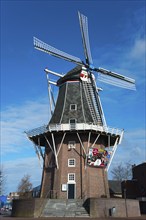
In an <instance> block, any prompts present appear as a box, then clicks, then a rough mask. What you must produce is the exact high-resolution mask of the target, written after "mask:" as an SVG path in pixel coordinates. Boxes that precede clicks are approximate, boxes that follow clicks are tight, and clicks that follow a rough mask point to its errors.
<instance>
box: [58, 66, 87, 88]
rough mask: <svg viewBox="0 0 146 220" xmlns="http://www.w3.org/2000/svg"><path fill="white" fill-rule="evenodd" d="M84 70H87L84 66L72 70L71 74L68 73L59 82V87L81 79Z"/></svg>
mask: <svg viewBox="0 0 146 220" xmlns="http://www.w3.org/2000/svg"><path fill="white" fill-rule="evenodd" d="M83 68H84V69H83ZM82 70H86V68H85V67H82V66H79V65H78V66H76V67H75V68H73V69H72V70H70V71H69V72H67V73H66V74H65V76H63V77H62V78H60V79H59V80H58V81H57V85H58V86H60V85H61V84H63V83H65V82H66V81H74V80H79V79H80V73H81V71H82Z"/></svg>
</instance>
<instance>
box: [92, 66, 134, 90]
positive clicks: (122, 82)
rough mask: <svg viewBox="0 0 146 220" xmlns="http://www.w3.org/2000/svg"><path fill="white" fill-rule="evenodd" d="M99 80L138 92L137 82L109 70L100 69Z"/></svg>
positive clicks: (98, 70)
mask: <svg viewBox="0 0 146 220" xmlns="http://www.w3.org/2000/svg"><path fill="white" fill-rule="evenodd" d="M96 71H97V72H99V73H98V80H99V81H101V82H104V83H107V84H111V85H114V86H118V87H121V88H125V89H130V90H136V87H135V80H134V79H132V78H129V77H126V76H124V75H120V74H118V73H115V72H111V71H109V70H106V69H103V68H98V69H96Z"/></svg>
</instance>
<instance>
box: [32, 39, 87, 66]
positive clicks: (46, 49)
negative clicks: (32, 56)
mask: <svg viewBox="0 0 146 220" xmlns="http://www.w3.org/2000/svg"><path fill="white" fill-rule="evenodd" d="M33 40H34V41H33V42H34V47H35V48H36V49H37V50H41V51H43V52H45V53H48V54H50V55H52V56H55V57H58V58H61V59H64V60H67V61H70V62H73V63H76V64H78V65H83V62H82V61H81V59H80V58H78V57H75V56H72V55H70V54H68V53H65V52H63V51H61V50H58V49H56V48H55V47H52V46H50V45H49V44H46V43H44V42H43V41H41V40H39V39H38V38H36V37H34V38H33Z"/></svg>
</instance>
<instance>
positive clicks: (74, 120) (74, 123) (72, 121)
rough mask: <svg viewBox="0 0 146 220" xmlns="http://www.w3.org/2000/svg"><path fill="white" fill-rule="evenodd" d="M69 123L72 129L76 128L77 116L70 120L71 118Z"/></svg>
mask: <svg viewBox="0 0 146 220" xmlns="http://www.w3.org/2000/svg"><path fill="white" fill-rule="evenodd" d="M69 123H70V129H71V130H72V129H73V130H74V129H76V119H75V118H71V119H70V120H69Z"/></svg>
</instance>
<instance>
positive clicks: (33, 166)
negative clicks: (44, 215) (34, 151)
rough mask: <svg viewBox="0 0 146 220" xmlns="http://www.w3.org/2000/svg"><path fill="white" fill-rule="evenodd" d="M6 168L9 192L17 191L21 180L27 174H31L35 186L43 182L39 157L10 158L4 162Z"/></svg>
mask: <svg viewBox="0 0 146 220" xmlns="http://www.w3.org/2000/svg"><path fill="white" fill-rule="evenodd" d="M4 170H5V173H6V191H7V193H9V192H15V191H17V186H18V184H19V182H20V180H21V179H22V178H23V177H24V175H26V174H28V175H30V177H31V178H30V181H31V182H32V184H33V187H35V186H38V185H39V184H40V182H41V175H42V170H41V167H40V166H39V161H38V158H37V157H28V158H20V159H17V160H9V161H7V162H6V163H4Z"/></svg>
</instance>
